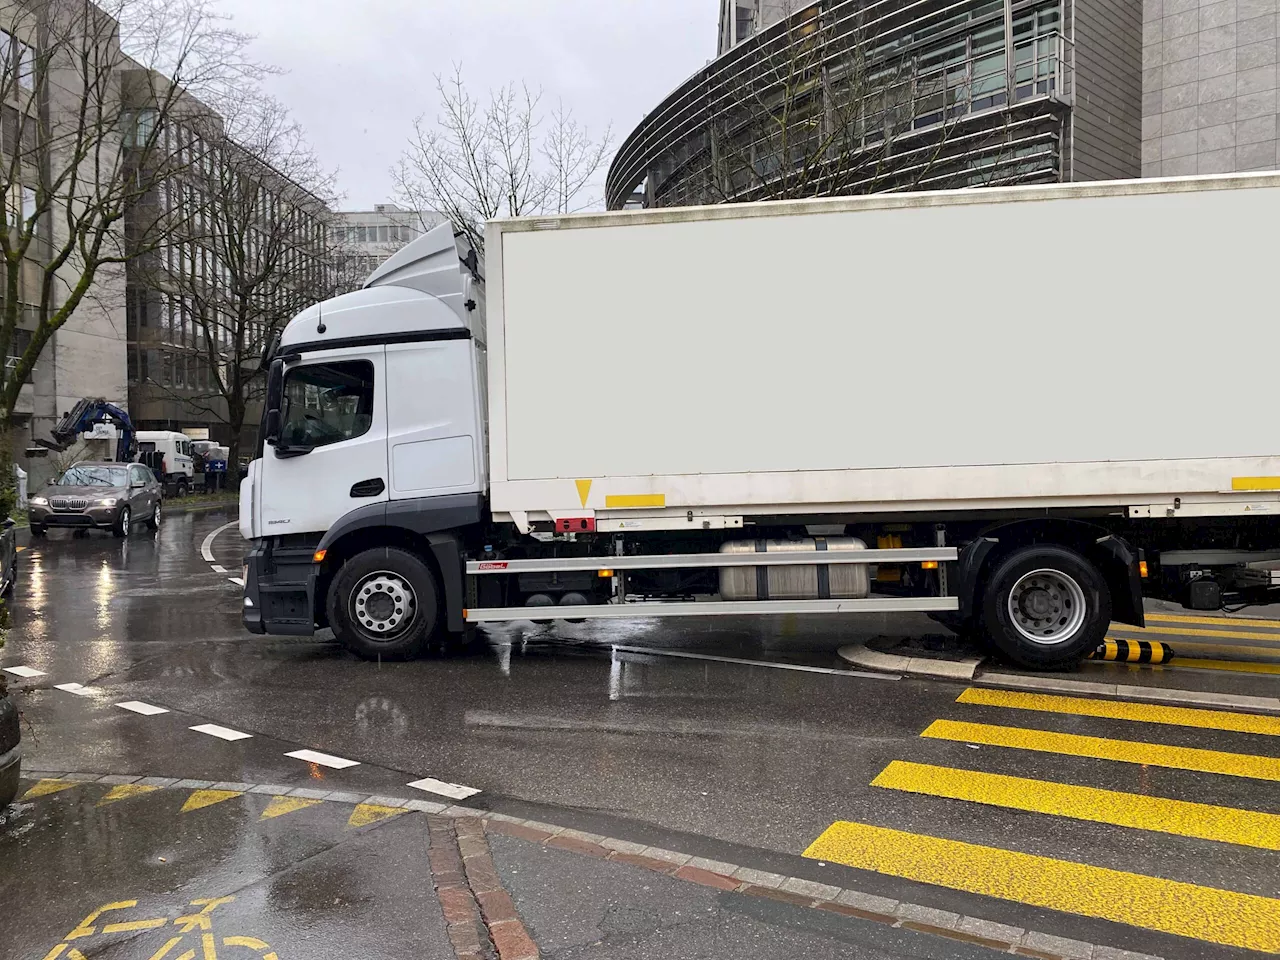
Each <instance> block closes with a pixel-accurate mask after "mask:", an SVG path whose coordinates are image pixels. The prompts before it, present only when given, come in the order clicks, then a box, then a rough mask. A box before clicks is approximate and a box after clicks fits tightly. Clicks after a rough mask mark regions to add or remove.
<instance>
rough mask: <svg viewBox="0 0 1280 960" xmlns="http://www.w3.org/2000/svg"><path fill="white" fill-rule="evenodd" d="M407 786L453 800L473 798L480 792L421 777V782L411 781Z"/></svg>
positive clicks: (473, 788)
mask: <svg viewBox="0 0 1280 960" xmlns="http://www.w3.org/2000/svg"><path fill="white" fill-rule="evenodd" d="M409 786H411V787H413V788H414V789H415V790H425V791H426V792H427V793H438V794H439V795H440V796H442V797H450V798H452V799H454V800H465V799H467V797H474V796H475V795H476V794H477V793H479V792H480V791H479V790H477V789H476V788H475V787H464V786H463V785H462V784H460V783H445V782H444V781H443V780H437V779H436V778H435V777H423V778H422V779H421V780H415V781H413V783H411V784H409Z"/></svg>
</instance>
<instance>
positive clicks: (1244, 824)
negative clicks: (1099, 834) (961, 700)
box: [871, 760, 1280, 850]
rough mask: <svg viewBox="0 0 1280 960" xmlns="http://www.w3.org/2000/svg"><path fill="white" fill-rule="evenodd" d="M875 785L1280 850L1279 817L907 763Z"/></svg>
mask: <svg viewBox="0 0 1280 960" xmlns="http://www.w3.org/2000/svg"><path fill="white" fill-rule="evenodd" d="M871 785H872V786H873V787H882V788H884V789H886V790H898V791H901V792H903V793H919V794H924V795H926V796H930V797H946V798H948V799H951V800H967V801H969V802H970V803H981V804H984V805H985V806H990V807H1004V808H1007V809H1010V810H1025V811H1026V812H1028V813H1043V814H1047V815H1049V816H1054V817H1069V818H1070V819H1072V820H1087V821H1089V822H1092V823H1107V824H1111V825H1113V826H1117V827H1130V828H1132V829H1134V830H1153V831H1155V832H1157V833H1169V834H1173V835H1174V836H1178V837H1191V838H1193V839H1196V840H1213V841H1216V842H1218V843H1235V844H1239V845H1241V846H1246V847H1258V848H1259V849H1262V850H1280V816H1276V815H1275V814H1274V813H1258V812H1255V811H1253V810H1237V809H1235V808H1234V807H1217V806H1213V805H1211V804H1207V803H1189V802H1187V801H1185V800H1168V799H1165V798H1164V797H1148V796H1143V795H1142V794H1137V793H1121V792H1120V791H1117V790H1098V789H1096V788H1094V787H1077V786H1073V785H1071V784H1066V783H1053V782H1050V781H1046V780H1030V779H1027V778H1025V777H1009V776H1005V775H1003V774H996V773H981V772H979V771H977V770H956V769H953V768H951V767H935V766H933V765H931V764H924V763H907V762H905V761H902V760H895V761H894V762H893V763H891V764H889V766H887V767H885V769H884V771H883V772H882V773H881V774H880V776H878V777H876V778H875V779H874V780H873V781H871Z"/></svg>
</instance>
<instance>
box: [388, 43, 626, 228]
mask: <svg viewBox="0 0 1280 960" xmlns="http://www.w3.org/2000/svg"><path fill="white" fill-rule="evenodd" d="M436 89H437V91H438V92H439V95H440V101H441V113H440V115H439V116H438V117H437V118H436V120H435V122H434V123H430V122H428V121H426V120H425V119H424V118H423V117H419V118H418V119H417V121H416V122H415V123H414V136H413V137H412V139H411V140H410V143H409V148H408V150H406V152H405V154H404V156H403V157H402V158H401V160H400V162H399V163H398V164H397V165H396V167H395V168H394V170H393V171H392V174H393V176H394V177H395V181H396V186H397V189H398V192H399V195H400V198H401V199H402V201H403V202H405V203H406V205H408V206H410V207H412V208H413V209H416V210H433V211H438V212H439V213H441V214H443V215H444V216H446V217H448V218H449V220H450V221H451V222H452V223H453V225H454V228H455V230H457V231H458V232H459V233H465V234H466V235H467V237H468V239H469V240H470V241H471V243H472V245H473V246H474V247H475V248H476V249H477V250H483V249H484V224H485V222H486V221H488V220H491V219H493V218H495V217H505V216H511V217H519V216H529V215H535V216H536V215H542V214H552V213H574V212H576V211H579V210H584V209H587V208H588V207H589V206H591V205H592V204H593V203H594V202H596V200H595V198H594V197H593V196H591V195H589V194H588V193H587V191H588V188H589V187H590V186H591V183H592V180H593V178H595V176H596V175H597V174H598V173H599V172H600V170H601V169H602V168H603V166H604V164H605V160H606V159H607V157H608V154H609V148H610V146H611V143H612V135H611V133H610V131H609V130H605V132H604V134H603V135H602V136H600V137H599V138H596V137H594V136H593V135H592V134H591V132H590V131H589V130H588V129H587V128H586V127H584V126H582V125H581V124H580V123H578V121H577V120H576V119H575V118H574V116H573V113H572V111H571V110H570V109H569V108H568V107H566V106H565V105H564V104H563V103H561V104H557V106H556V107H555V109H553V110H552V111H551V112H550V114H549V115H546V114H544V112H543V107H542V93H541V92H540V91H533V90H530V89H529V88H528V87H527V86H521V87H516V86H515V85H514V84H512V85H508V86H506V87H503V88H500V89H498V90H494V91H491V92H490V94H489V98H488V100H487V101H486V102H481V101H480V100H477V99H476V98H475V97H474V96H472V94H471V93H470V92H469V91H468V89H467V85H466V82H465V80H464V78H463V75H462V68H461V67H455V68H454V72H453V75H452V76H451V77H449V78H448V79H446V78H444V77H443V76H437V77H436Z"/></svg>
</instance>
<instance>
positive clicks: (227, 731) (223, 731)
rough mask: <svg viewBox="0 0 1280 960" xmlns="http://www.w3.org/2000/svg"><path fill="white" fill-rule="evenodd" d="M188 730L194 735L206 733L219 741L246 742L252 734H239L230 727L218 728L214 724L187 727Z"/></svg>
mask: <svg viewBox="0 0 1280 960" xmlns="http://www.w3.org/2000/svg"><path fill="white" fill-rule="evenodd" d="M187 729H188V730H194V731H195V732H196V733H207V734H208V735H209V736H211V737H217V738H218V739H219V740H233V741H234V740H248V739H250V738H251V737H252V736H253V734H251V733H241V732H240V731H239V730H232V729H231V728H230V727H220V726H218V725H217V724H216V723H202V724H200V725H199V726H196V727H188V728H187Z"/></svg>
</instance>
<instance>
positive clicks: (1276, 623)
mask: <svg viewBox="0 0 1280 960" xmlns="http://www.w3.org/2000/svg"><path fill="white" fill-rule="evenodd" d="M1146 620H1147V622H1148V623H1208V624H1219V625H1221V626H1226V627H1274V628H1276V629H1277V630H1280V620H1260V619H1258V618H1256V617H1186V616H1182V615H1180V614H1173V613H1159V614H1156V613H1148V614H1147V616H1146Z"/></svg>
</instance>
